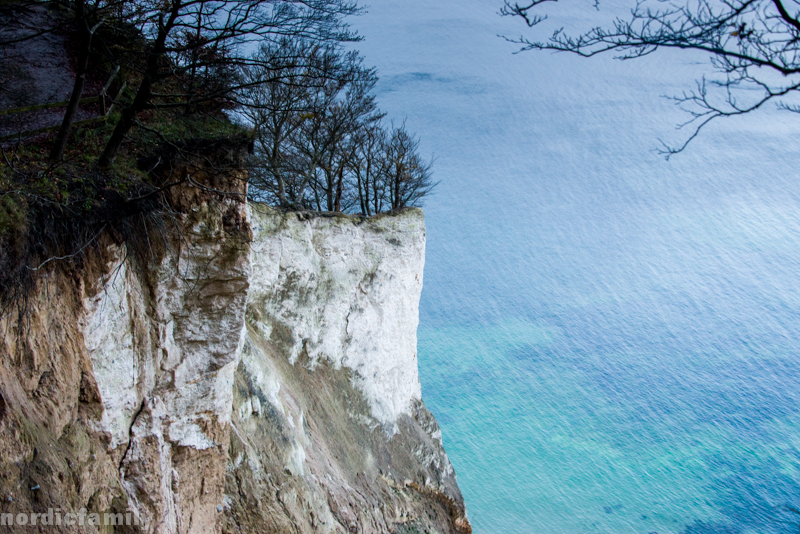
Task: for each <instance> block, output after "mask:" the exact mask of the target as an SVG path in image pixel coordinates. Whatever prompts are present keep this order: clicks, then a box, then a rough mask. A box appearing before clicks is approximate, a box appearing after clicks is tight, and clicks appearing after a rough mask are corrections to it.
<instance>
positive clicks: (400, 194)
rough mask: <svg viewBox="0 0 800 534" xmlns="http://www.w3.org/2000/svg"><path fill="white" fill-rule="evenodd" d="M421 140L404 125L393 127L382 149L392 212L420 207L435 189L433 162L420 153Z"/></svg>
mask: <svg viewBox="0 0 800 534" xmlns="http://www.w3.org/2000/svg"><path fill="white" fill-rule="evenodd" d="M418 149H419V139H417V138H416V137H415V136H414V135H412V134H411V133H409V132H408V130H406V127H405V124H403V125H401V126H399V127H392V130H391V133H390V134H389V136H388V140H387V141H386V142H385V143H384V149H383V158H384V163H383V174H384V182H385V185H386V192H387V197H388V198H387V200H388V201H389V203H390V205H391V207H392V209H393V210H397V209H401V208H405V207H408V206H419V205H420V201H421V200H422V198H423V197H424V196H425V195H427V194H428V193H430V191H431V189H433V187H435V186H436V183H434V182H433V181H432V179H431V166H432V162H429V161H425V160H424V159H423V158H422V157H421V156H420V155H419V153H418Z"/></svg>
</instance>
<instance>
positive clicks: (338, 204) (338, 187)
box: [333, 162, 344, 211]
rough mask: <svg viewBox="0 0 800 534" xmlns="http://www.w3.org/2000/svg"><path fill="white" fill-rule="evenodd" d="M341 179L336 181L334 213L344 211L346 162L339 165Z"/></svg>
mask: <svg viewBox="0 0 800 534" xmlns="http://www.w3.org/2000/svg"><path fill="white" fill-rule="evenodd" d="M338 174H339V177H338V179H337V180H336V201H335V202H334V206H333V211H342V191H343V190H344V183H343V182H344V162H342V163H341V165H339V172H338Z"/></svg>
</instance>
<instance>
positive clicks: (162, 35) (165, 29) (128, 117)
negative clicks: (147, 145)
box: [97, 0, 183, 169]
mask: <svg viewBox="0 0 800 534" xmlns="http://www.w3.org/2000/svg"><path fill="white" fill-rule="evenodd" d="M182 6H183V4H182V2H181V1H180V0H175V1H174V3H173V4H172V11H171V12H170V15H169V19H167V21H166V22H165V23H164V24H161V25H159V26H160V27H159V30H158V37H157V38H156V41H155V42H154V43H153V47H152V48H151V49H150V52H149V53H148V54H147V67H146V70H145V74H144V78H143V79H142V83H141V84H139V90H138V91H136V97H135V98H134V99H133V103H131V105H130V106H128V107H126V108H125V109H123V110H122V117H120V119H119V122H118V123H117V125H116V126H115V127H114V131H113V132H112V133H111V137H110V138H109V140H108V142H107V143H106V146H105V148H103V153H102V154H100V157H99V158H98V159H97V166H98V167H100V168H101V169H103V168H107V167H109V166H111V163H113V161H114V157H116V155H117V151H118V150H119V147H120V146H122V141H123V140H124V139H125V136H126V135H128V132H129V131H130V129H131V128H133V125H134V124H135V123H136V116H137V115H138V114H139V113H140V112H141V111H144V110H145V108H146V107H147V105H148V104H149V103H150V98H151V97H152V94H153V82H154V81H156V80H157V79H158V76H159V62H160V61H161V57H162V56H163V55H164V50H165V43H166V41H167V36H168V35H169V32H170V31H171V30H172V28H173V26H174V25H175V21H176V20H177V19H178V14H179V13H180V9H181V7H182Z"/></svg>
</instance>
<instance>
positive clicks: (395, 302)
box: [0, 164, 470, 533]
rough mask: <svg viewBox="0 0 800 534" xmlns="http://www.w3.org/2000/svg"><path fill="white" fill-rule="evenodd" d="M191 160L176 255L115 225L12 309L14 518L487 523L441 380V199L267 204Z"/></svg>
mask: <svg viewBox="0 0 800 534" xmlns="http://www.w3.org/2000/svg"><path fill="white" fill-rule="evenodd" d="M175 172H180V173H187V175H190V176H191V177H192V179H191V180H188V181H186V182H185V184H186V185H184V186H181V187H178V188H174V189H173V190H171V199H170V202H171V205H172V206H173V207H174V209H175V213H174V214H173V216H172V219H171V224H172V225H173V226H170V227H169V228H167V231H166V232H162V234H160V235H161V236H162V237H164V236H166V237H165V240H166V241H167V243H166V246H165V247H164V250H163V251H161V253H156V254H154V255H153V256H152V258H151V260H150V261H144V262H138V263H137V262H133V261H130V260H128V261H126V257H128V255H129V254H128V252H129V251H128V250H126V248H125V245H122V244H118V243H115V242H114V241H113V240H111V239H110V238H109V239H105V240H104V241H103V242H102V245H101V246H100V247H99V248H98V252H97V254H96V257H95V258H94V259H93V260H92V261H89V262H87V264H86V265H84V266H83V267H82V269H81V271H80V272H76V271H75V270H70V269H66V268H53V269H51V270H50V271H48V272H47V273H45V274H43V275H42V276H41V277H40V278H39V281H38V287H37V290H36V291H35V292H34V293H33V294H32V295H31V296H30V297H29V300H28V302H27V304H28V306H27V310H26V313H25V314H22V315H14V316H7V317H5V318H3V319H2V325H0V326H1V327H2V334H3V336H2V339H1V340H0V341H1V342H2V345H0V347H2V361H0V499H1V500H0V519H2V520H5V521H10V520H12V519H13V520H14V521H16V522H15V523H14V528H13V531H14V532H26V531H30V532H38V531H39V529H40V528H44V527H41V525H42V522H43V521H44V524H45V525H46V527H47V528H48V529H51V530H53V531H56V532H71V533H72V532H86V533H94V532H116V531H119V532H147V533H201V532H202V533H205V532H209V533H212V532H213V533H216V532H231V533H233V532H242V533H250V532H253V533H255V532H276V533H277V532H331V533H333V532H364V533H367V532H376V533H377V532H409V533H410V532H440V533H449V532H469V531H470V527H469V523H468V521H467V519H466V515H465V511H464V505H463V500H462V498H461V494H460V492H459V490H458V487H457V484H456V480H455V474H454V473H453V470H452V467H451V466H450V463H449V461H448V459H447V456H446V454H445V452H444V449H443V447H442V441H441V433H440V431H439V429H438V427H437V425H436V422H435V420H434V419H433V417H432V416H431V414H430V413H429V412H428V411H427V410H426V409H425V407H424V404H423V403H422V400H421V398H420V385H419V379H418V376H417V359H416V358H417V355H416V326H417V320H418V319H417V318H418V311H417V306H418V302H419V294H420V290H421V287H422V270H423V262H424V246H425V228H424V219H423V215H422V212H421V211H419V210H407V211H404V212H402V213H400V214H397V215H392V216H383V217H378V218H371V219H360V218H351V217H346V216H339V217H322V216H315V217H312V216H308V215H303V214H284V213H279V212H276V211H273V210H271V209H270V208H267V207H265V206H261V205H252V206H250V207H248V206H247V205H246V203H245V202H244V197H243V194H242V193H243V192H244V191H243V185H242V181H241V178H242V176H241V175H237V174H236V173H233V174H230V175H227V176H223V177H220V176H218V175H215V174H214V173H212V172H210V170H208V169H205V168H204V167H203V165H200V164H198V165H195V166H191V165H189V166H183V167H181V168H180V169H178V170H177V171H175ZM189 184H191V185H189ZM3 514H6V515H3ZM31 514H40V515H38V516H37V517H36V518H35V519H36V521H38V525H33V524H31V517H32V516H31ZM48 514H50V515H49V516H48ZM67 514H74V515H72V516H69V517H68V516H67ZM92 514H98V515H97V516H96V517H93V516H92ZM106 514H119V515H114V516H107V515H106ZM22 516H25V521H26V522H27V524H25V525H23V524H20V523H19V521H17V519H20V518H21V517H22ZM56 518H57V519H58V520H59V521H60V522H61V524H56ZM109 518H110V521H111V522H112V523H117V524H116V525H112V524H109ZM67 520H71V521H72V522H73V524H69V523H68V522H67ZM48 521H49V522H50V523H51V524H48ZM76 523H77V524H76ZM6 524H8V523H6Z"/></svg>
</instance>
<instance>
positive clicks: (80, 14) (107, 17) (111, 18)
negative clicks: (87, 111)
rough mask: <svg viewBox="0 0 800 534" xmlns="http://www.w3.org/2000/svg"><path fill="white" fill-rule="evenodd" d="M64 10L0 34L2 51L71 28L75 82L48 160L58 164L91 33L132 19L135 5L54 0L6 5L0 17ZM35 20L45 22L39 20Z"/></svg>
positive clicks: (114, 0) (128, 0)
mask: <svg viewBox="0 0 800 534" xmlns="http://www.w3.org/2000/svg"><path fill="white" fill-rule="evenodd" d="M56 9H65V10H66V13H65V14H64V15H61V16H57V17H48V18H47V19H46V20H47V22H48V23H47V24H44V26H43V27H31V28H28V29H26V30H22V31H20V30H17V31H13V32H11V33H10V34H8V33H6V32H3V34H2V35H0V48H6V47H9V46H12V45H15V44H17V43H23V42H25V41H30V40H32V39H36V38H37V37H40V36H42V35H45V34H48V33H53V32H56V31H59V30H62V29H65V28H68V27H70V26H73V25H74V27H75V30H76V31H75V39H74V42H75V44H76V47H77V52H78V57H77V62H76V66H75V67H76V68H75V82H74V84H73V87H72V92H71V95H70V99H69V102H68V103H67V107H66V109H65V111H64V117H63V119H62V121H61V127H60V129H59V131H58V133H57V134H56V138H55V141H54V143H53V147H52V150H51V152H50V160H51V161H53V162H56V161H60V160H61V159H62V158H63V156H64V149H65V148H66V145H67V141H68V140H69V135H70V132H71V130H72V124H73V122H74V121H75V115H76V113H77V111H78V107H79V105H80V101H81V98H82V97H83V90H84V87H85V85H86V75H87V74H88V72H89V58H90V55H91V52H92V45H93V40H94V37H95V32H96V31H97V29H98V28H99V27H100V26H101V25H103V24H109V23H110V24H116V23H119V21H122V20H127V19H131V18H135V11H136V9H137V5H136V4H135V3H134V1H133V0H72V1H67V2H59V1H55V0H44V1H22V2H10V3H8V4H6V5H4V6H2V7H0V18H3V19H5V20H11V19H13V18H16V17H18V16H19V15H20V14H22V13H25V12H30V13H33V12H36V11H37V10H38V11H42V10H56ZM37 20H39V21H42V20H45V19H44V18H42V17H39V18H37Z"/></svg>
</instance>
